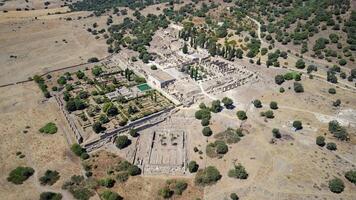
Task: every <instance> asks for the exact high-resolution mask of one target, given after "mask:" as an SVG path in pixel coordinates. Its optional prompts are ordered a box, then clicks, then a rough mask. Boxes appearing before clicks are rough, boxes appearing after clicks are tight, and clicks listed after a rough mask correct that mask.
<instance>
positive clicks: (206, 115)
mask: <svg viewBox="0 0 356 200" xmlns="http://www.w3.org/2000/svg"><path fill="white" fill-rule="evenodd" d="M195 118H196V119H210V118H211V114H210V110H209V109H201V110H198V111H197V112H195Z"/></svg>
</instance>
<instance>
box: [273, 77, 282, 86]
mask: <svg viewBox="0 0 356 200" xmlns="http://www.w3.org/2000/svg"><path fill="white" fill-rule="evenodd" d="M274 82H275V83H276V84H278V85H281V84H282V83H284V76H283V75H277V76H275V77H274Z"/></svg>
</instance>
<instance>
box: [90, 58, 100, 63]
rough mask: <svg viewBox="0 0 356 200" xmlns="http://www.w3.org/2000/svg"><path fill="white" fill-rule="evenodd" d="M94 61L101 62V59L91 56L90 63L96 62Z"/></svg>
mask: <svg viewBox="0 0 356 200" xmlns="http://www.w3.org/2000/svg"><path fill="white" fill-rule="evenodd" d="M94 62H99V59H98V58H97V57H91V58H89V59H88V63H94Z"/></svg>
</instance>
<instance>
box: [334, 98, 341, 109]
mask: <svg viewBox="0 0 356 200" xmlns="http://www.w3.org/2000/svg"><path fill="white" fill-rule="evenodd" d="M340 105H341V100H340V99H336V101H334V102H333V106H334V107H339V106H340Z"/></svg>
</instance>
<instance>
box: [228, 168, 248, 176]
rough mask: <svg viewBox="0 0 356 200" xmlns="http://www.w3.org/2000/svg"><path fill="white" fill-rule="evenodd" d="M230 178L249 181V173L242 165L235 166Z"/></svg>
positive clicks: (230, 171)
mask: <svg viewBox="0 0 356 200" xmlns="http://www.w3.org/2000/svg"><path fill="white" fill-rule="evenodd" d="M228 176H229V177H231V178H238V179H247V177H248V173H247V172H246V170H245V168H244V167H243V166H242V165H241V164H238V165H235V167H234V169H231V170H229V172H228Z"/></svg>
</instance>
